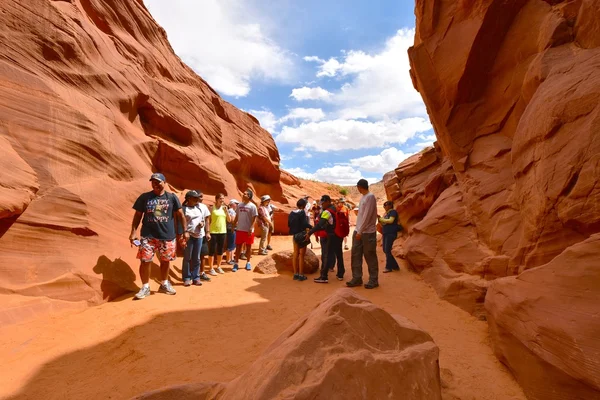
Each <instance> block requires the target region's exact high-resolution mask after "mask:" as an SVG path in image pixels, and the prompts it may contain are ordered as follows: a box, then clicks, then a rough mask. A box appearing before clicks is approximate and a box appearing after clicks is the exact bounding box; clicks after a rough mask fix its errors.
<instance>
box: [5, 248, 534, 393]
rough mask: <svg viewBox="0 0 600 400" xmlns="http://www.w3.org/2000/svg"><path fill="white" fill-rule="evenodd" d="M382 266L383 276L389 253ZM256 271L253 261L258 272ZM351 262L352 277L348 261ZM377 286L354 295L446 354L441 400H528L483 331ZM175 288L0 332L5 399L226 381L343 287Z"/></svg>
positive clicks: (245, 277)
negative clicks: (411, 325)
mask: <svg viewBox="0 0 600 400" xmlns="http://www.w3.org/2000/svg"><path fill="white" fill-rule="evenodd" d="M274 239H275V240H274V248H275V251H280V250H284V249H287V248H289V247H290V244H291V241H290V238H288V237H275V238H274ZM379 250H381V249H379ZM379 260H380V271H381V270H383V265H382V262H383V261H384V255H383V253H381V251H380V252H379ZM258 261H259V259H258V258H254V257H253V263H257V262H258ZM345 261H346V263H347V264H346V265H347V266H349V265H350V252H349V251H346V252H345ZM172 268H173V267H172ZM347 268H348V267H347ZM175 270H176V271H179V270H180V261H176V262H175ZM226 271H228V269H226ZM348 274H349V273H347V276H346V277H348ZM178 283H179V284H180V282H178ZM380 283H381V286H380V287H379V288H378V289H376V290H371V291H368V290H365V289H363V288H358V289H357V291H358V293H359V294H360V295H362V296H365V297H367V298H368V299H370V300H371V301H373V302H374V303H376V304H378V305H380V306H382V307H383V308H384V309H385V310H387V311H388V312H389V313H391V314H401V315H403V316H405V317H407V318H409V319H411V320H412V321H414V322H415V323H416V324H417V325H419V326H420V327H421V328H423V329H424V330H426V331H427V332H428V333H429V334H431V336H432V337H433V339H434V340H435V342H436V344H437V345H438V346H439V348H440V368H441V376H442V384H443V395H444V399H462V400H468V399H473V400H475V399H478V400H479V399H490V400H491V399H502V400H506V399H515V400H516V399H524V398H525V397H524V395H523V392H522V390H521V389H520V387H519V386H518V385H517V383H516V382H515V380H514V379H513V378H512V376H511V375H510V373H509V372H508V371H507V369H506V368H505V367H504V366H503V365H502V364H501V363H500V362H499V361H498V360H497V359H496V357H494V354H493V352H492V349H491V347H490V345H489V338H488V331H487V324H486V322H483V321H478V320H477V319H475V318H474V317H472V316H471V315H469V314H467V313H466V312H464V311H462V310H460V309H459V308H457V307H455V306H453V305H451V304H449V303H447V302H445V301H443V300H440V299H439V298H438V296H437V295H436V294H435V292H434V291H433V289H431V288H430V287H429V286H428V285H427V284H426V283H424V282H423V281H422V280H421V278H419V277H418V276H417V275H415V274H413V273H410V272H407V271H406V266H405V265H402V271H401V272H400V273H392V274H382V276H381V277H380ZM176 287H177V289H178V293H177V295H176V296H172V297H169V296H166V295H163V294H158V293H157V294H153V295H152V296H150V297H149V298H147V299H144V300H143V301H132V300H131V296H129V297H126V298H123V299H121V300H120V301H115V302H111V303H106V304H103V305H101V306H98V307H94V308H90V309H87V310H85V311H83V312H70V313H67V314H60V315H54V316H50V317H45V318H40V319H37V320H34V321H30V322H27V323H23V324H18V325H12V326H8V327H4V328H0V338H1V339H0V354H2V355H3V356H2V358H3V362H2V363H0V398H5V399H41V398H44V399H59V398H60V399H83V398H89V399H91V398H106V399H108V398H110V399H128V398H130V397H131V396H134V395H137V394H140V393H142V392H147V391H149V390H153V389H158V388H161V387H165V386H169V385H175V384H181V383H190V382H198V381H227V380H230V379H233V378H234V377H236V376H237V375H238V374H240V373H241V372H242V371H244V370H245V369H246V368H248V367H249V365H250V364H251V363H252V362H253V361H254V360H255V359H256V358H257V357H258V356H259V355H260V354H261V352H263V351H264V350H265V349H266V348H267V347H268V345H269V344H270V343H271V342H272V341H273V340H274V339H275V338H276V337H277V336H279V334H280V333H281V332H282V331H283V330H285V329H286V328H287V327H288V326H289V325H290V324H292V323H293V322H294V321H296V320H297V319H298V318H299V317H301V316H303V315H304V314H306V313H307V312H309V311H310V310H311V309H313V308H314V307H315V305H316V304H318V303H319V302H320V301H321V300H322V299H324V298H325V297H327V296H328V295H329V294H330V293H332V292H333V291H335V290H336V289H338V288H341V287H345V285H344V282H339V281H337V280H330V283H329V284H327V285H318V284H315V283H313V282H312V276H311V279H309V280H308V281H306V282H296V281H293V280H292V277H291V275H289V274H282V275H278V276H266V275H259V274H256V273H250V272H246V271H239V272H237V273H235V274H234V273H226V274H225V275H220V276H216V277H214V279H213V280H212V282H208V283H205V284H204V285H203V286H202V287H189V288H184V287H182V286H176ZM152 289H153V290H156V289H157V284H156V283H152Z"/></svg>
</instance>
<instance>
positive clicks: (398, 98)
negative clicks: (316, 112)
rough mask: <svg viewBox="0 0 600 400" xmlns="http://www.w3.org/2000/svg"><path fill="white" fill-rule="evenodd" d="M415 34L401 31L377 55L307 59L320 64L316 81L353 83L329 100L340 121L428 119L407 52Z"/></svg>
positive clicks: (355, 52) (353, 52) (359, 52)
mask: <svg viewBox="0 0 600 400" xmlns="http://www.w3.org/2000/svg"><path fill="white" fill-rule="evenodd" d="M414 34H415V32H414V29H401V30H399V31H398V32H396V35H394V36H393V37H391V38H390V39H388V40H387V41H386V43H385V46H384V47H383V49H382V50H381V51H380V52H378V53H374V54H369V53H366V52H364V51H362V50H351V51H348V52H344V54H343V56H342V57H340V59H339V60H338V58H334V57H332V58H330V59H329V60H327V61H325V60H323V59H321V58H319V57H315V56H308V57H304V60H305V61H310V62H316V63H317V64H319V66H318V67H317V74H316V75H317V77H334V76H340V77H346V78H348V79H350V80H349V81H348V82H346V83H345V84H344V85H343V86H342V87H341V88H340V89H339V90H338V91H335V92H334V93H333V95H332V96H330V98H329V100H330V102H331V103H332V104H333V105H334V106H335V109H336V113H337V117H338V118H341V119H357V118H359V119H361V118H362V119H364V118H402V117H406V116H423V117H426V116H427V113H426V110H425V105H424V104H423V100H422V99H421V96H420V95H419V93H418V92H417V91H416V90H415V89H414V87H413V84H412V80H411V78H410V74H409V70H410V63H409V60H408V54H407V50H408V48H409V47H410V46H412V45H413V43H414Z"/></svg>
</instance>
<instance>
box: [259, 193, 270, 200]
mask: <svg viewBox="0 0 600 400" xmlns="http://www.w3.org/2000/svg"><path fill="white" fill-rule="evenodd" d="M267 200H271V196H269V195H268V194H265V195H264V196H263V197H261V198H260V201H267Z"/></svg>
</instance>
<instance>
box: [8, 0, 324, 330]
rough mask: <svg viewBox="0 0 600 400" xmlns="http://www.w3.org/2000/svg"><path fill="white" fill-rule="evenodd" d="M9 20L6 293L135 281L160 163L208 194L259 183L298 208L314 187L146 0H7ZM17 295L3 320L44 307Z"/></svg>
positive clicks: (100, 294)
mask: <svg viewBox="0 0 600 400" xmlns="http://www.w3.org/2000/svg"><path fill="white" fill-rule="evenodd" d="M0 33H1V37H2V47H1V48H0V147H1V148H2V152H3V157H2V160H1V161H0V163H1V164H2V168H1V169H0V170H1V171H2V179H1V181H2V182H1V183H0V200H1V201H0V235H1V244H2V252H1V253H0V296H1V295H13V294H20V295H24V296H32V297H37V298H39V299H40V301H42V299H43V301H44V304H45V306H44V308H47V304H46V303H47V302H48V301H51V302H54V306H55V307H58V308H60V307H61V305H64V304H66V303H71V304H72V303H83V304H97V303H99V302H101V301H104V300H106V299H111V298H115V297H117V296H119V295H121V294H123V293H125V292H127V291H130V290H135V288H136V284H135V279H136V273H135V272H134V271H137V261H136V260H135V251H134V249H131V248H130V246H129V243H128V240H127V237H128V235H129V233H128V232H129V230H130V223H131V218H132V215H133V214H132V210H131V206H132V204H133V202H134V200H135V199H136V198H137V196H138V195H139V194H141V193H142V192H146V191H149V190H150V189H151V188H150V185H149V183H148V177H149V175H150V174H151V173H152V172H154V171H161V172H163V173H164V174H165V175H166V177H167V180H168V183H169V185H170V186H169V188H168V190H171V191H175V192H176V193H178V194H180V196H181V192H182V191H183V190H186V189H191V188H194V189H200V190H202V191H203V192H204V193H205V194H206V196H205V197H206V198H207V201H209V202H210V201H211V200H212V196H213V195H215V194H216V193H218V192H222V193H225V194H226V195H227V196H228V197H229V198H232V197H235V198H238V199H240V192H241V191H243V190H245V189H246V188H247V187H250V188H252V189H254V190H255V192H256V193H257V194H259V195H261V194H266V193H268V194H270V195H271V197H272V198H273V199H274V201H276V202H277V203H278V204H279V205H280V209H282V210H283V211H285V210H288V209H289V206H288V205H287V204H288V197H289V195H288V196H285V195H284V194H283V192H284V188H286V187H287V188H291V189H286V190H287V191H288V192H289V193H290V194H292V195H295V194H297V193H302V192H303V191H304V190H303V189H301V188H300V187H299V182H298V180H297V179H296V178H295V177H293V176H291V175H289V174H283V175H282V174H281V171H280V170H279V154H278V151H277V148H276V146H275V143H274V141H273V138H272V136H271V135H270V134H269V133H268V132H267V131H265V130H264V129H262V128H261V127H260V125H259V123H258V121H257V120H256V118H254V117H253V116H251V115H249V114H247V113H245V112H242V111H240V110H238V109H236V108H235V107H233V106H232V105H230V104H229V103H227V102H225V101H223V100H222V99H221V98H220V97H219V95H218V94H217V93H216V92H215V91H214V90H213V89H212V88H210V87H209V86H208V85H207V84H206V82H204V81H203V80H202V79H201V78H200V77H199V76H197V75H196V74H195V73H194V72H193V71H192V70H191V69H190V68H188V67H187V66H186V65H184V64H183V63H182V62H181V60H180V59H179V58H178V57H177V56H176V55H175V54H174V53H173V51H172V49H171V46H170V45H169V42H168V41H167V37H166V34H165V32H164V30H163V29H162V28H161V27H159V26H158V25H157V24H156V23H155V21H154V20H153V19H152V17H151V15H150V14H149V13H148V11H147V10H146V8H145V6H144V4H143V2H142V1H127V0H69V1H51V0H32V1H27V2H23V1H17V0H7V1H4V2H3V3H2V13H0ZM282 181H283V184H282V183H281V182H282ZM302 194H304V193H302ZM319 194H320V193H319ZM314 195H315V196H316V195H317V194H314ZM294 203H295V199H294ZM282 214H283V213H282ZM278 220H282V221H283V220H285V221H287V219H286V218H279V219H278ZM277 227H278V229H279V230H285V229H287V224H286V225H285V226H284V225H283V223H281V222H279V223H278V224H277ZM4 303H6V302H3V304H4ZM8 303H10V304H11V306H10V309H4V308H2V309H0V323H10V322H15V321H17V320H19V319H20V318H23V316H27V315H30V314H31V312H37V311H34V308H35V307H36V305H35V304H36V303H35V302H25V303H22V306H18V305H15V304H14V302H8ZM25 308H26V309H25Z"/></svg>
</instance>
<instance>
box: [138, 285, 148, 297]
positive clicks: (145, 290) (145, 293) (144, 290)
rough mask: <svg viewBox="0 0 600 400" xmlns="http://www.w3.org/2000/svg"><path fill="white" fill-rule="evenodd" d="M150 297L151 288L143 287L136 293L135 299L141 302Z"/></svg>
mask: <svg viewBox="0 0 600 400" xmlns="http://www.w3.org/2000/svg"><path fill="white" fill-rule="evenodd" d="M147 296H150V287H149V286H148V287H144V286H142V288H141V289H140V291H139V292H137V293H136V295H135V299H136V300H141V299H143V298H144V297H147Z"/></svg>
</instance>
